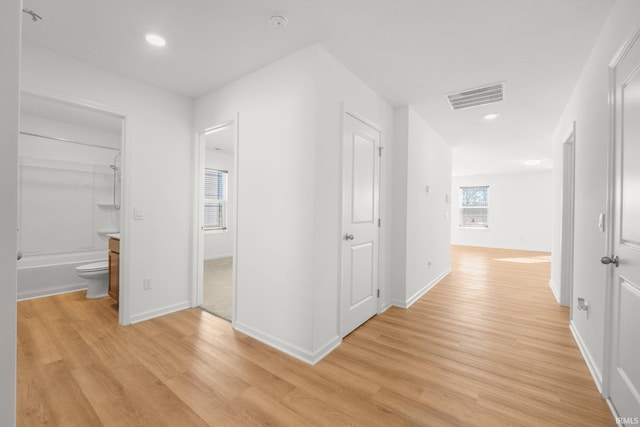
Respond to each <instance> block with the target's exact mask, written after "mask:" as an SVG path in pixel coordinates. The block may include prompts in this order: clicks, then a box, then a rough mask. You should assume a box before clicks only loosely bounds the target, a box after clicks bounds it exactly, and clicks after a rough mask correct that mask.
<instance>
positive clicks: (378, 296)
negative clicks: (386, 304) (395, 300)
mask: <svg viewBox="0 0 640 427" xmlns="http://www.w3.org/2000/svg"><path fill="white" fill-rule="evenodd" d="M378 298H380V289H378Z"/></svg>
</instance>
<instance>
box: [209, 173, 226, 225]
mask: <svg viewBox="0 0 640 427" xmlns="http://www.w3.org/2000/svg"><path fill="white" fill-rule="evenodd" d="M227 175H228V174H227V172H226V171H221V170H216V169H209V168H207V169H205V170H204V229H205V230H226V229H227Z"/></svg>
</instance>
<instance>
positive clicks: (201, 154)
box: [190, 113, 240, 325]
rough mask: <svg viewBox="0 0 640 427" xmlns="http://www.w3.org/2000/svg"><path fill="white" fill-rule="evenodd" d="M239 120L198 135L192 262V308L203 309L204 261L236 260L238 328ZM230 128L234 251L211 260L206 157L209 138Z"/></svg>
mask: <svg viewBox="0 0 640 427" xmlns="http://www.w3.org/2000/svg"><path fill="white" fill-rule="evenodd" d="M239 118H240V114H239V113H236V116H235V117H234V118H233V119H227V120H221V121H218V122H216V123H217V124H215V125H213V126H210V127H207V128H205V129H203V130H201V131H199V132H197V133H196V134H195V140H194V155H193V165H194V171H193V175H194V176H193V182H194V184H195V185H194V186H193V187H194V195H193V205H192V210H193V224H194V226H193V236H192V251H193V261H192V266H191V270H192V277H193V281H192V285H191V286H192V288H191V297H190V299H191V301H190V304H191V307H198V306H200V305H202V303H203V299H204V292H203V288H204V265H203V263H204V261H205V260H211V259H218V258H227V257H233V266H232V279H231V281H232V287H233V289H232V292H231V324H232V325H233V324H234V319H235V318H236V282H237V256H238V251H237V239H238V197H237V195H238V181H239V180H238V175H239V174H238V172H239V171H238V145H239V130H240V128H239ZM227 127H233V129H234V136H233V137H234V144H233V145H234V149H233V162H234V172H233V177H232V178H233V180H234V182H235V185H234V190H233V191H234V194H233V215H234V218H233V220H234V229H233V250H232V253H231V254H229V255H223V256H216V257H211V258H205V256H204V235H205V234H211V232H208V233H207V232H206V231H203V229H202V223H203V218H202V211H201V209H200V206H201V205H202V203H203V193H204V191H203V190H204V178H203V176H202V174H201V173H200V172H201V171H202V170H203V169H204V166H205V157H206V146H205V144H206V139H205V137H206V134H207V133H210V132H212V131H216V130H221V129H224V128H227Z"/></svg>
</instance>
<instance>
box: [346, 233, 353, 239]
mask: <svg viewBox="0 0 640 427" xmlns="http://www.w3.org/2000/svg"><path fill="white" fill-rule="evenodd" d="M353 239H355V237H353V234H349V233H347V234H345V235H344V240H353Z"/></svg>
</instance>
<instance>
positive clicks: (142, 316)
mask: <svg viewBox="0 0 640 427" xmlns="http://www.w3.org/2000/svg"><path fill="white" fill-rule="evenodd" d="M187 308H191V304H189V301H184V302H181V303H178V304H172V305H168V306H166V307H162V308H159V309H156V310H150V311H145V312H143V313H138V314H132V315H131V323H132V324H133V323H139V322H143V321H145V320H149V319H154V318H156V317H160V316H164V315H167V314H171V313H175V312H176V311H180V310H186V309H187Z"/></svg>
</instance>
